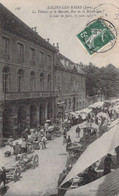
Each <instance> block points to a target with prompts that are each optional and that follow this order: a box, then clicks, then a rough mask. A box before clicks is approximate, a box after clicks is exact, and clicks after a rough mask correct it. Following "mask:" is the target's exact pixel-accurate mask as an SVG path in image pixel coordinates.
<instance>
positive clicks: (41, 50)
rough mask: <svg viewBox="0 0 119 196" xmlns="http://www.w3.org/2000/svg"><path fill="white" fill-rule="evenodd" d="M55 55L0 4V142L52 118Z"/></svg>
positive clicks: (38, 37) (54, 97) (43, 41)
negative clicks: (1, 139) (0, 139)
mask: <svg viewBox="0 0 119 196" xmlns="http://www.w3.org/2000/svg"><path fill="white" fill-rule="evenodd" d="M56 53H57V50H56V48H55V47H53V46H52V45H51V44H50V43H48V41H46V40H44V39H43V38H41V37H40V36H39V35H38V34H37V32H34V31H33V30H32V29H31V28H30V27H28V26H27V25H26V24H24V23H23V22H22V21H21V20H20V19H18V18H17V17H16V16H15V15H13V14H12V13H11V12H10V11H9V10H8V9H6V8H5V7H4V6H3V5H2V4H0V138H2V137H3V136H4V137H7V136H8V135H10V134H11V133H13V132H15V131H17V132H18V133H19V132H21V131H22V130H23V129H24V128H25V127H26V126H30V127H34V126H36V125H37V124H43V123H44V121H45V119H47V118H48V119H49V118H51V117H54V105H55V104H54V103H55V99H56V97H57V91H55V90H54V65H55V64H56ZM19 134H20V133H19Z"/></svg>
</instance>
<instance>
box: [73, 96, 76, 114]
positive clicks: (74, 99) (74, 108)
mask: <svg viewBox="0 0 119 196" xmlns="http://www.w3.org/2000/svg"><path fill="white" fill-rule="evenodd" d="M75 110H76V98H75V97H74V98H73V111H74V112H75Z"/></svg>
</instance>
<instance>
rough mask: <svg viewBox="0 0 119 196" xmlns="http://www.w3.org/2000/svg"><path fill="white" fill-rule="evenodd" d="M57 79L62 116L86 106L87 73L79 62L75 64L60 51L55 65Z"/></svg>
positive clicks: (58, 105)
mask: <svg viewBox="0 0 119 196" xmlns="http://www.w3.org/2000/svg"><path fill="white" fill-rule="evenodd" d="M55 81H56V86H55V90H56V91H58V97H57V99H56V102H57V108H58V113H59V115H60V116H63V115H64V114H65V112H70V111H76V110H80V109H83V108H85V105H86V86H85V73H84V72H83V71H82V67H81V66H80V65H79V64H75V63H74V62H72V61H71V60H70V59H68V58H67V57H65V56H63V55H62V54H60V53H58V55H57V61H56V66H55Z"/></svg>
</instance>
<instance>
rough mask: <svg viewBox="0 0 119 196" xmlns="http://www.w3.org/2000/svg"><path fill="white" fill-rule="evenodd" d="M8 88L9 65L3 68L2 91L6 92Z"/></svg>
mask: <svg viewBox="0 0 119 196" xmlns="http://www.w3.org/2000/svg"><path fill="white" fill-rule="evenodd" d="M9 89H10V70H9V67H4V68H3V92H5V93H6V92H8V91H9Z"/></svg>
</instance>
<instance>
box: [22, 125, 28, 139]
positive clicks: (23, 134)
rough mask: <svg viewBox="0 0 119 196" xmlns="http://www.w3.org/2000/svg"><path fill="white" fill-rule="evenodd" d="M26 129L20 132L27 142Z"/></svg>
mask: <svg viewBox="0 0 119 196" xmlns="http://www.w3.org/2000/svg"><path fill="white" fill-rule="evenodd" d="M27 131H28V129H27V128H26V129H25V130H24V131H23V132H22V135H21V136H22V138H23V139H25V140H27V139H28V133H27Z"/></svg>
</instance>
